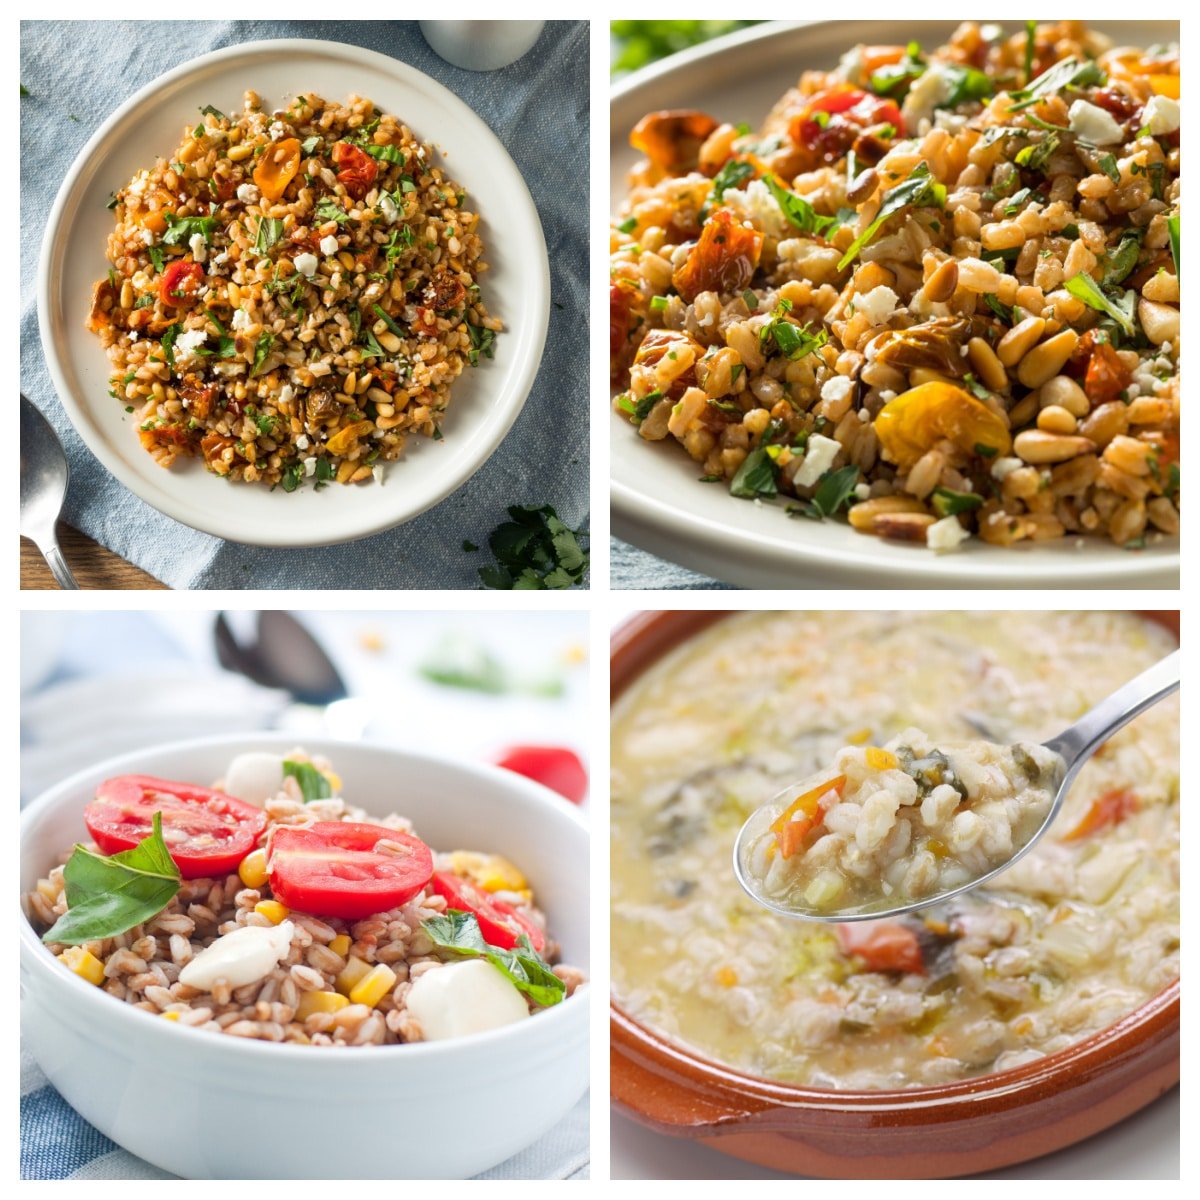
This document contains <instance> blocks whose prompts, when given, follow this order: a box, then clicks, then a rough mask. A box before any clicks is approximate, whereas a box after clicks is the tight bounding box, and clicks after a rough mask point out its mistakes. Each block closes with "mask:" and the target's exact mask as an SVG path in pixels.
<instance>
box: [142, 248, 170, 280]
mask: <svg viewBox="0 0 1200 1200" xmlns="http://www.w3.org/2000/svg"><path fill="white" fill-rule="evenodd" d="M146 253H147V254H148V255H149V256H150V261H151V262H152V263H153V264H154V270H155V272H156V273H157V274H159V275H161V274H162V271H163V267H164V266H165V265H166V262H167V256H166V255H165V254H164V253H163V249H162V247H161V246H147V247H146Z"/></svg>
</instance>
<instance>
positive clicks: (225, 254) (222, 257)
mask: <svg viewBox="0 0 1200 1200" xmlns="http://www.w3.org/2000/svg"><path fill="white" fill-rule="evenodd" d="M212 261H213V266H214V267H219V266H221V264H222V263H227V262H228V261H229V251H228V250H222V251H221V253H220V254H214V255H213V260H212Z"/></svg>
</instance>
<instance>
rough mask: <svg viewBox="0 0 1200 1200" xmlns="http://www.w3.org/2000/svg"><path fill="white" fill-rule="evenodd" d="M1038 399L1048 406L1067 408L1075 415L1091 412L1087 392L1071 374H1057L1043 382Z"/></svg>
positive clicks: (1083, 415)
mask: <svg viewBox="0 0 1200 1200" xmlns="http://www.w3.org/2000/svg"><path fill="white" fill-rule="evenodd" d="M1038 401H1039V402H1040V403H1041V404H1042V405H1043V406H1044V407H1046V408H1049V407H1050V406H1051V405H1055V406H1057V407H1058V408H1065V409H1066V410H1067V412H1069V413H1070V414H1071V415H1072V416H1074V417H1086V416H1087V415H1088V413H1089V412H1091V408H1092V406H1091V403H1090V402H1089V401H1088V398H1087V393H1086V392H1085V391H1084V390H1083V388H1081V387H1080V386H1079V384H1077V383H1076V382H1075V380H1073V379H1072V378H1071V377H1070V376H1069V375H1055V376H1054V378H1053V379H1047V380H1046V382H1045V383H1043V384H1042V390H1041V392H1040V393H1039V394H1038Z"/></svg>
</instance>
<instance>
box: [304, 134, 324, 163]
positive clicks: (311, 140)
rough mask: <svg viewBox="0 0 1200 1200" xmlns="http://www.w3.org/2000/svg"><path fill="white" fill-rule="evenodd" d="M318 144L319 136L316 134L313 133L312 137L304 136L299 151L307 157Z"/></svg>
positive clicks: (319, 142) (319, 141)
mask: <svg viewBox="0 0 1200 1200" xmlns="http://www.w3.org/2000/svg"><path fill="white" fill-rule="evenodd" d="M320 144H321V139H320V137H319V136H318V135H316V134H314V135H313V136H312V137H308V138H305V139H304V141H302V142H301V143H300V151H301V153H302V154H303V155H304V156H305V157H306V158H307V157H309V156H311V154H312V152H313V151H314V150H315V149H316V148H317V147H318V146H319V145H320Z"/></svg>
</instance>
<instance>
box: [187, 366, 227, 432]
mask: <svg viewBox="0 0 1200 1200" xmlns="http://www.w3.org/2000/svg"><path fill="white" fill-rule="evenodd" d="M176 390H177V391H178V392H179V396H180V399H182V400H183V401H184V408H186V409H187V411H188V415H189V416H192V417H195V418H196V420H197V421H207V420H208V418H209V417H211V416H212V413H213V408H214V407H215V406H216V402H217V394H218V392H219V391H220V388H218V387H217V385H216V384H215V383H204V382H203V380H202V379H201V378H200V376H199V375H197V374H196V373H195V372H194V371H189V372H188V374H186V375H185V376H184V377H183V379H182V380H180V382H179V383H178V385H177V388H176Z"/></svg>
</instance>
